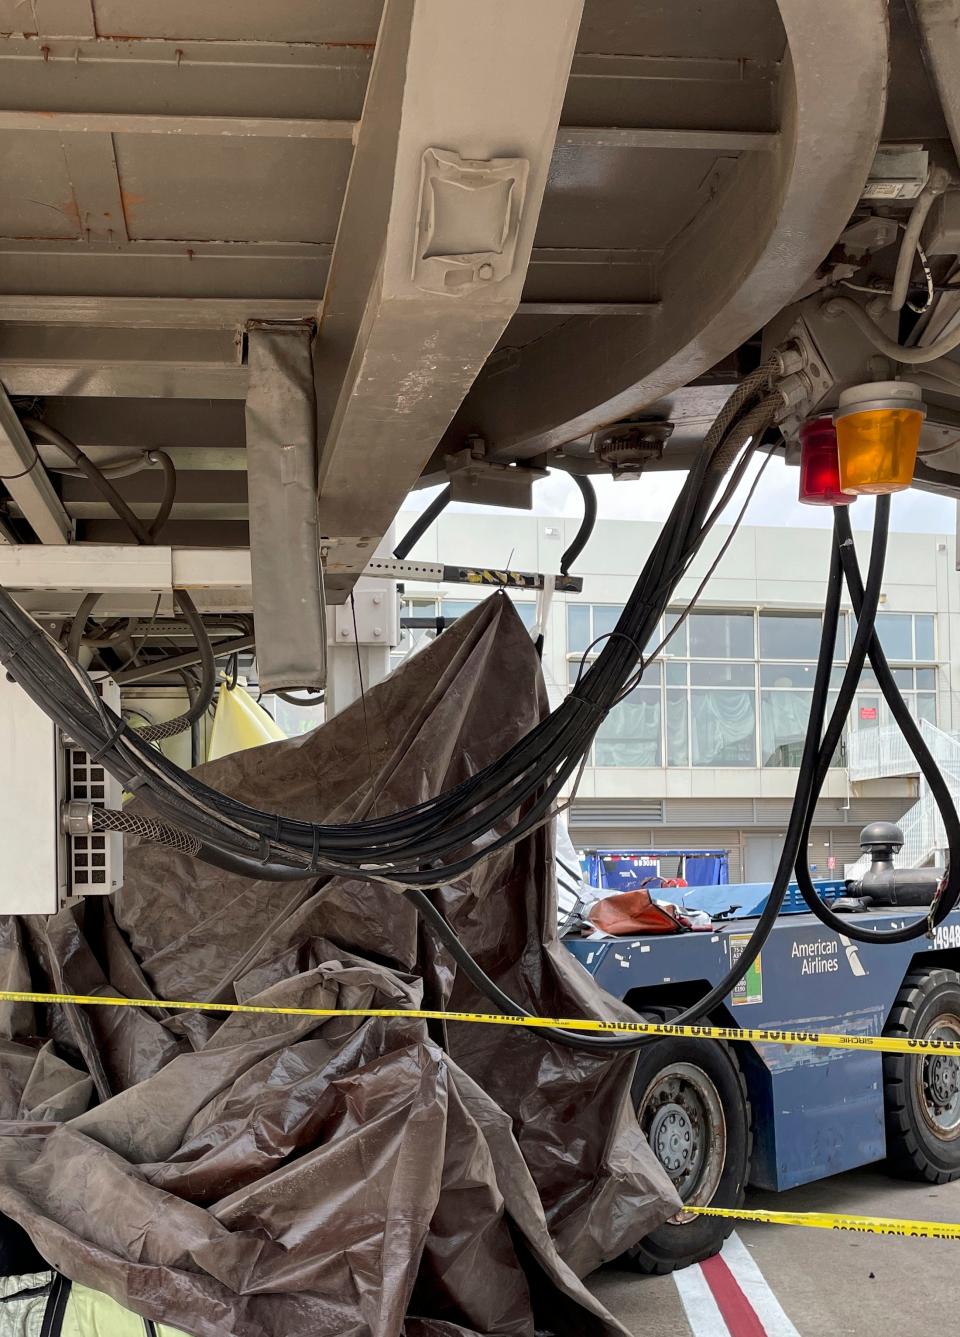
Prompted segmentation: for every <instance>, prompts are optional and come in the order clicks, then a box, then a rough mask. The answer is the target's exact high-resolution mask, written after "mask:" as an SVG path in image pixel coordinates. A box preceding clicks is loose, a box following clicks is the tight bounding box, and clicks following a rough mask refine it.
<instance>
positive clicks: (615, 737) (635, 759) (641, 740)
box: [594, 664, 663, 766]
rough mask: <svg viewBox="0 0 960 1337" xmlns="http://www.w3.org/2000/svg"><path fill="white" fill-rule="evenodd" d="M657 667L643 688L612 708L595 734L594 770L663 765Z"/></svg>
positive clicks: (651, 667) (659, 689)
mask: <svg viewBox="0 0 960 1337" xmlns="http://www.w3.org/2000/svg"><path fill="white" fill-rule="evenodd" d="M659 678H660V665H659V664H651V666H650V668H648V669H647V671H646V673H645V674H644V675H643V685H642V686H640V687H635V688H634V689H633V691H632V692H631V693H630V695H629V696H627V697H625V698H624V700H623V701H621V702H620V704H619V705H617V706H614V708H613V710H611V712H610V714H609V715H608V716H607V717H606V719H605V720H604V721H603V723H602V724H601V725H600V728H599V729H598V730H597V737H596V741H595V743H594V765H596V766H662V765H663V742H662V740H663V720H662V711H663V704H662V703H663V694H662V691H661V688H660V685H659Z"/></svg>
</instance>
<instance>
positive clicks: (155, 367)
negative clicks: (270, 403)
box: [0, 356, 247, 399]
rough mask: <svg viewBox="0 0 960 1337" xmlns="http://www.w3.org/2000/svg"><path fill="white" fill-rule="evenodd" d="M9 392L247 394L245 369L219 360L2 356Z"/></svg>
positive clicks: (1, 375) (0, 371) (2, 378)
mask: <svg viewBox="0 0 960 1337" xmlns="http://www.w3.org/2000/svg"><path fill="white" fill-rule="evenodd" d="M0 382H2V383H3V385H5V386H6V388H7V391H8V393H9V394H11V395H92V396H94V397H95V398H105V399H111V398H121V399H246V396H247V369H246V367H242V366H239V365H238V366H222V365H218V364H217V363H204V362H193V363H176V362H114V363H91V362H80V361H76V362H38V361H32V362H25V361H23V362H22V361H20V360H18V359H17V360H13V359H11V360H5V359H4V358H3V357H2V356H0Z"/></svg>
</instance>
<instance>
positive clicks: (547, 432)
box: [451, 0, 888, 458]
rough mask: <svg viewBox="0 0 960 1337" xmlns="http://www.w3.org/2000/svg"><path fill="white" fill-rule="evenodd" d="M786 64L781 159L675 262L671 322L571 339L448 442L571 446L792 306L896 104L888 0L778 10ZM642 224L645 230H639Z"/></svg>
mask: <svg viewBox="0 0 960 1337" xmlns="http://www.w3.org/2000/svg"><path fill="white" fill-rule="evenodd" d="M779 11H780V16H781V19H782V21H783V25H784V29H785V31H786V38H787V58H786V59H785V61H784V63H783V67H782V73H781V85H780V90H779V107H780V112H779V114H780V126H779V131H780V133H779V138H778V141H777V145H776V147H775V148H774V150H773V151H771V152H764V153H751V154H745V155H743V156H741V157H740V158H739V159H738V160H737V162H736V163H735V165H734V167H733V168H732V170H731V171H730V172H729V173H728V175H727V177H726V178H725V179H724V180H723V182H722V185H721V183H720V182H719V181H718V184H717V189H716V191H715V193H714V194H713V198H712V199H711V200H710V201H709V203H708V204H707V205H706V206H705V207H704V208H703V209H701V210H700V211H699V212H698V214H697V216H696V217H694V218H692V219H691V221H690V222H689V224H688V226H687V227H686V228H685V229H684V230H683V231H682V232H681V233H680V235H679V236H678V237H677V238H676V239H675V240H674V241H673V242H672V244H670V245H669V246H668V247H667V249H666V250H665V252H664V255H663V258H662V261H661V263H660V265H659V267H658V289H659V291H658V296H659V299H660V301H661V304H662V307H661V313H660V315H659V317H658V318H656V319H655V320H643V321H638V322H634V323H633V324H632V325H630V326H625V325H624V324H623V322H621V321H609V322H607V321H604V320H602V319H597V320H594V321H590V322H583V323H581V324H579V325H576V326H574V325H570V324H568V325H563V326H561V327H559V328H558V329H557V330H555V331H552V332H550V333H549V334H547V335H546V336H545V337H544V338H542V339H540V340H538V341H537V342H536V343H534V344H532V345H529V346H528V347H527V348H524V349H522V350H520V351H519V352H518V353H517V355H516V356H515V358H514V360H513V362H512V364H511V365H510V366H509V367H504V368H503V369H502V370H500V369H498V373H499V374H498V375H496V376H487V377H485V378H484V379H483V380H482V381H481V382H479V383H478V385H477V386H476V387H475V389H474V391H473V392H472V393H471V394H470V395H469V396H468V398H467V400H466V402H465V404H464V408H463V411H462V413H461V414H460V416H459V418H458V420H457V422H456V423H455V425H454V430H453V433H452V434H451V435H452V439H456V436H457V435H458V433H462V432H463V431H465V430H472V431H479V432H480V433H481V434H482V435H484V436H485V438H486V439H487V440H488V441H490V442H492V443H494V446H495V449H496V452H497V453H498V454H500V455H501V456H503V457H506V458H516V457H517V456H533V455H537V454H539V453H541V452H542V451H544V450H547V449H550V448H553V447H557V446H561V445H563V444H564V443H566V442H567V441H570V440H574V439H576V438H577V437H580V436H583V435H585V434H586V433H588V432H592V431H594V430H596V429H598V428H600V427H602V426H604V425H606V424H607V423H610V422H614V421H616V420H618V419H620V418H624V417H627V416H629V415H630V414H631V413H633V412H636V411H638V410H640V409H642V408H643V407H644V406H645V405H646V404H649V403H651V402H652V401H654V400H656V399H657V398H659V397H661V396H663V395H665V394H668V393H669V392H671V391H672V390H674V389H676V388H677V387H678V386H680V385H684V384H687V383H688V382H689V381H691V380H692V379H694V378H695V377H696V376H698V375H701V374H702V373H703V372H704V371H706V370H707V369H709V367H711V366H712V365H714V364H715V363H716V362H718V361H719V360H720V359H721V358H722V357H724V356H726V355H727V354H729V353H730V351H731V350H732V349H734V348H736V347H737V346H738V345H739V344H740V343H742V342H743V340H745V339H747V338H749V337H750V336H751V335H752V334H753V333H754V332H755V331H756V330H757V329H758V328H759V327H760V326H762V325H763V324H764V322H765V321H767V320H769V319H770V318H771V317H772V316H773V315H774V314H775V313H776V312H777V310H779V308H780V307H782V306H783V305H785V304H786V303H787V302H788V301H789V300H790V298H791V297H792V295H793V294H794V293H795V292H796V291H797V289H798V288H799V287H800V285H801V284H802V283H804V282H805V281H807V280H808V279H809V277H810V275H811V273H812V272H813V271H814V270H815V268H816V266H817V265H818V264H819V263H820V261H821V260H822V259H823V257H824V256H825V255H826V254H827V253H828V252H829V250H830V248H831V246H832V245H833V244H834V242H835V241H836V238H837V237H838V236H839V234H840V232H841V231H842V229H843V227H844V226H845V225H846V223H847V220H848V219H849V216H850V214H851V212H852V211H853V209H854V208H855V206H856V204H857V201H858V199H859V196H860V192H861V189H862V186H863V183H864V181H865V180H866V178H867V174H868V172H869V169H870V166H871V163H872V161H873V157H874V152H875V149H876V145H877V143H878V141H879V137H880V131H881V125H882V121H883V114H884V108H885V102H886V90H887V71H888V24H887V5H886V0H860V2H859V3H857V4H855V5H846V4H837V3H836V0H779ZM640 221H642V220H640Z"/></svg>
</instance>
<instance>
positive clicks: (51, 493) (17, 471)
mask: <svg viewBox="0 0 960 1337" xmlns="http://www.w3.org/2000/svg"><path fill="white" fill-rule="evenodd" d="M0 482H2V483H3V485H4V487H5V488H6V489H7V491H8V492H9V493H10V496H11V497H12V498H13V500H14V501H15V502H16V503H17V505H18V506H19V507H20V510H21V511H22V512H23V517H24V519H25V520H26V521H27V523H28V524H29V525H30V527H31V528H32V529H33V532H34V533H35V534H36V536H37V538H38V539H40V541H41V543H58V544H63V543H69V542H70V540H71V538H72V537H73V521H72V520H71V519H70V517H69V515H67V513H66V511H65V510H64V509H63V504H62V502H61V501H60V498H59V497H58V496H57V494H56V492H55V490H54V487H53V484H52V483H51V482H50V479H49V477H48V476H47V471H46V469H44V467H43V464H42V462H41V460H40V455H39V453H38V452H37V448H36V446H35V445H34V444H33V442H32V441H31V440H30V438H29V436H27V433H26V432H25V431H24V429H23V426H22V425H21V422H20V419H19V418H18V417H17V413H16V410H15V409H14V407H13V405H12V404H11V403H10V397H9V396H8V394H7V392H6V390H5V389H4V388H3V386H2V385H0Z"/></svg>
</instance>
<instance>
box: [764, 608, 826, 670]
mask: <svg viewBox="0 0 960 1337" xmlns="http://www.w3.org/2000/svg"><path fill="white" fill-rule="evenodd" d="M819 653H820V617H819V615H818V614H817V613H761V614H760V658H761V659H813V660H816V658H817V655H818V654H819Z"/></svg>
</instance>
